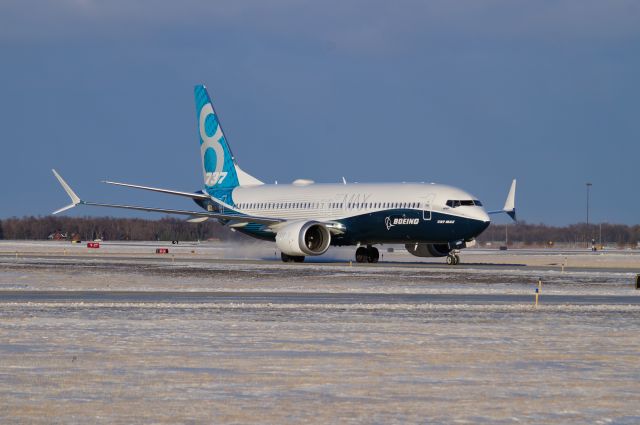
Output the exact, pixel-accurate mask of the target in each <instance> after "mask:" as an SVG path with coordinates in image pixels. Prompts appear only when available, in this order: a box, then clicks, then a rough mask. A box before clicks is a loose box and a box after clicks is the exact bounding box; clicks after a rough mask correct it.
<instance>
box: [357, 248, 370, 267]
mask: <svg viewBox="0 0 640 425" xmlns="http://www.w3.org/2000/svg"><path fill="white" fill-rule="evenodd" d="M368 258H369V256H368V253H367V248H365V247H363V246H361V247H360V248H358V249H356V263H366V262H367V260H368Z"/></svg>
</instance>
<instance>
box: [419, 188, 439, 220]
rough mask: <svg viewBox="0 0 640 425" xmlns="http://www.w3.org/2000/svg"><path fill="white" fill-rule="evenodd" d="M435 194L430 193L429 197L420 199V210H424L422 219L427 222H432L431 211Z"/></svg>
mask: <svg viewBox="0 0 640 425" xmlns="http://www.w3.org/2000/svg"><path fill="white" fill-rule="evenodd" d="M435 197H436V195H435V193H429V194H428V195H427V196H423V197H422V198H420V208H421V209H422V219H423V220H425V221H430V220H431V210H432V208H433V200H434V199H435Z"/></svg>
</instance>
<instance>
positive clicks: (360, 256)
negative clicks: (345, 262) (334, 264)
mask: <svg viewBox="0 0 640 425" xmlns="http://www.w3.org/2000/svg"><path fill="white" fill-rule="evenodd" d="M379 259H380V252H378V248H374V247H372V246H371V245H367V247H366V248H365V247H364V246H361V247H360V248H358V249H356V263H377V262H378V260H379Z"/></svg>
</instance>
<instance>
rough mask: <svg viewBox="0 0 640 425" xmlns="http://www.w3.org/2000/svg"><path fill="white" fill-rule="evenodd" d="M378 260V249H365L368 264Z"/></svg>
mask: <svg viewBox="0 0 640 425" xmlns="http://www.w3.org/2000/svg"><path fill="white" fill-rule="evenodd" d="M379 259H380V252H379V251H378V248H374V247H370V248H368V249H367V261H368V262H369V263H377V262H378V260H379Z"/></svg>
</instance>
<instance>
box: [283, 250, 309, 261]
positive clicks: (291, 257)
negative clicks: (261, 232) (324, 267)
mask: <svg viewBox="0 0 640 425" xmlns="http://www.w3.org/2000/svg"><path fill="white" fill-rule="evenodd" d="M280 258H282V261H284V262H285V263H304V255H287V254H285V253H284V252H281V253H280Z"/></svg>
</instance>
